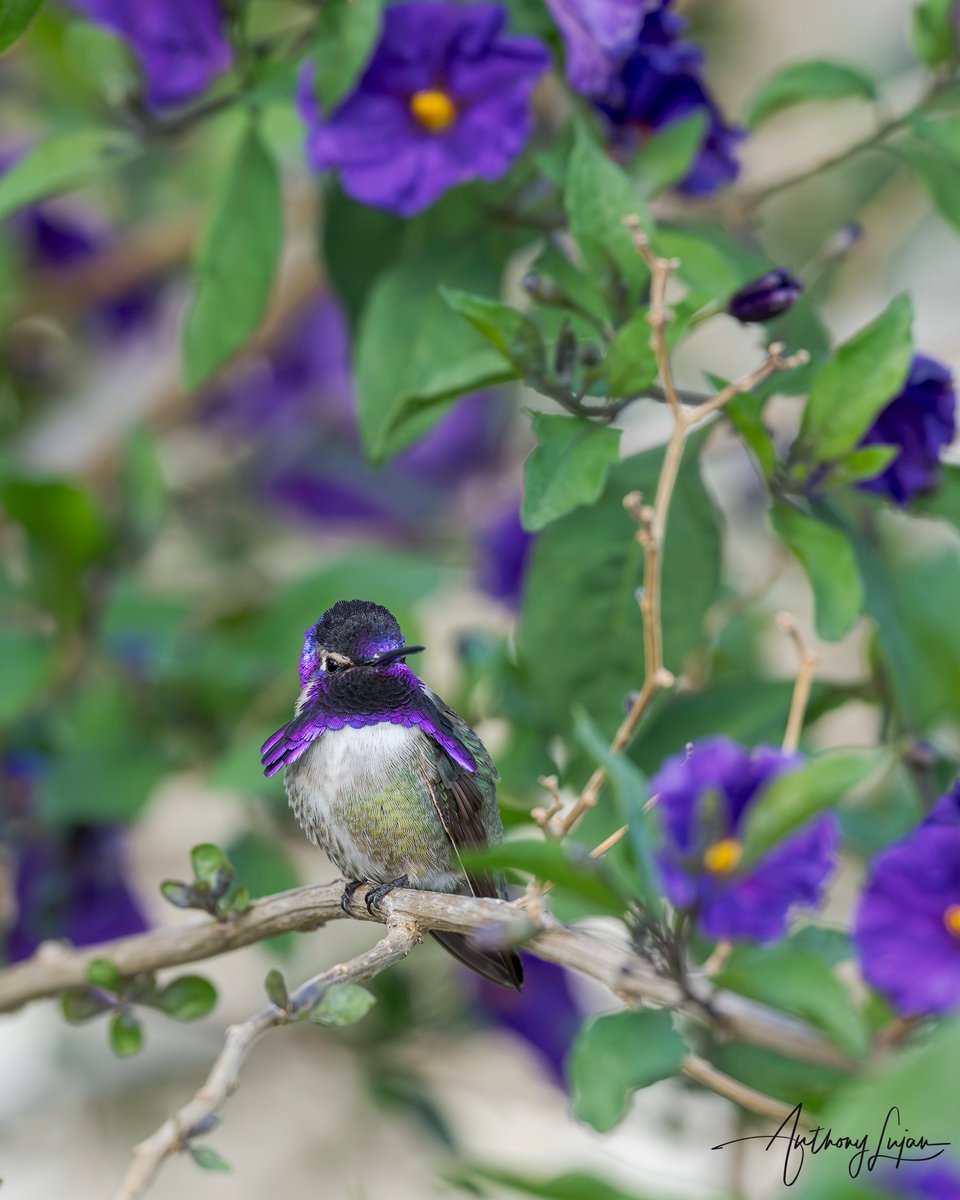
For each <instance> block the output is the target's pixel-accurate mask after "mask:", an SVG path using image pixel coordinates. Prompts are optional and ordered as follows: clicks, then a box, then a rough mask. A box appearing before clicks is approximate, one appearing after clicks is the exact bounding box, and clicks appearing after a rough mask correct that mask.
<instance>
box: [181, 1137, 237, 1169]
mask: <svg viewBox="0 0 960 1200" xmlns="http://www.w3.org/2000/svg"><path fill="white" fill-rule="evenodd" d="M187 1150H188V1151H189V1153H190V1157H191V1158H192V1159H193V1161H194V1162H195V1163H196V1164H197V1166H198V1167H199V1168H200V1169H201V1170H202V1171H230V1170H232V1169H233V1168H232V1167H231V1166H230V1164H229V1163H228V1162H227V1160H226V1159H225V1158H224V1157H223V1155H222V1154H220V1153H219V1151H217V1150H214V1148H213V1147H212V1146H198V1145H196V1144H195V1143H194V1142H188V1143H187Z"/></svg>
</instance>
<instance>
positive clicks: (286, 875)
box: [227, 731, 303, 957]
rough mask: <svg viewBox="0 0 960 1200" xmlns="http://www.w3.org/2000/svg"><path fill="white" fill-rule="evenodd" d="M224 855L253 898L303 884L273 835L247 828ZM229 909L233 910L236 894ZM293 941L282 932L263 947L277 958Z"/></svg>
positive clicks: (291, 861) (287, 953)
mask: <svg viewBox="0 0 960 1200" xmlns="http://www.w3.org/2000/svg"><path fill="white" fill-rule="evenodd" d="M267 732H270V731H267ZM254 740H256V739H254ZM227 854H228V855H229V858H230V861H231V863H233V870H234V874H235V876H236V878H237V879H240V880H242V881H243V885H244V888H246V890H247V891H248V892H249V894H250V896H251V897H253V898H255V899H256V898H259V897H260V896H272V895H274V894H275V893H276V892H288V891H290V889H291V888H296V887H300V885H301V884H302V883H303V877H302V875H301V874H300V872H299V870H298V869H297V866H296V863H295V862H294V861H293V859H292V858H291V857H290V855H289V853H288V852H287V850H286V848H285V847H284V845H283V843H282V842H281V841H280V840H279V839H278V838H276V837H270V836H269V835H267V834H263V833H256V832H254V831H253V830H247V831H245V832H244V833H241V834H240V836H239V837H237V838H235V839H234V840H233V841H232V842H231V843H230V845H229V846H228V847H227ZM233 909H234V911H236V897H234V903H233ZM295 940H296V934H293V933H282V934H279V935H278V936H277V937H272V938H269V939H268V940H267V941H266V942H265V943H264V946H265V947H266V948H268V949H269V950H271V951H272V952H273V953H274V954H276V955H278V956H279V957H286V956H288V955H289V954H292V953H293V949H294V945H295Z"/></svg>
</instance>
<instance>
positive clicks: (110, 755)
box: [40, 729, 167, 824]
mask: <svg viewBox="0 0 960 1200" xmlns="http://www.w3.org/2000/svg"><path fill="white" fill-rule="evenodd" d="M116 732H117V733H119V734H120V735H121V736H122V735H123V733H124V730H123V729H120V730H117V731H116ZM166 771H167V762H166V760H165V759H164V758H163V757H161V755H160V751H159V747H158V746H156V745H155V744H145V743H141V742H136V741H130V742H129V743H126V742H117V741H115V740H113V739H112V738H106V739H103V738H98V739H97V740H96V741H94V742H92V743H91V744H89V745H86V746H81V747H79V748H78V749H76V750H69V751H63V752H61V753H58V754H57V755H56V757H54V758H53V759H52V760H51V762H50V767H49V769H48V770H47V771H46V772H45V774H44V780H43V787H42V789H41V791H40V808H41V812H42V813H43V816H44V818H45V819H46V820H48V821H52V822H55V823H57V824H61V823H75V822H87V821H89V822H93V823H95V824H100V823H103V822H109V821H129V820H131V819H132V818H133V817H135V816H136V814H137V813H138V812H139V811H140V809H141V808H143V806H144V805H145V804H146V802H147V801H148V800H149V798H150V794H151V792H152V791H153V789H154V787H155V786H156V784H157V783H158V782H159V781H160V779H161V778H162V776H163V775H164V774H165V772H166Z"/></svg>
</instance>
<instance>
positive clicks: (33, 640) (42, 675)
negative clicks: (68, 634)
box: [0, 626, 56, 721]
mask: <svg viewBox="0 0 960 1200" xmlns="http://www.w3.org/2000/svg"><path fill="white" fill-rule="evenodd" d="M55 661H56V658H55V654H54V648H53V645H52V644H51V642H50V639H49V638H46V637H43V636H42V635H41V634H39V633H31V632H28V631H27V630H24V629H6V628H3V627H2V626H0V662H2V663H3V670H2V671H0V721H12V720H13V719H14V718H15V717H18V716H20V714H21V713H23V712H25V711H26V710H27V709H28V708H29V707H30V705H31V704H32V703H33V702H34V701H35V700H36V699H37V698H38V697H39V696H40V695H41V694H42V692H43V690H44V687H45V685H46V684H47V683H48V682H49V681H50V680H51V678H52V676H53V671H54V665H55Z"/></svg>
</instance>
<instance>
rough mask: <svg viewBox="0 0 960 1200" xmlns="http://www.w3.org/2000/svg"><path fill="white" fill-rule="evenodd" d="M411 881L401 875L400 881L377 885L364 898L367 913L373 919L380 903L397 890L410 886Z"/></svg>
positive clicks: (392, 880)
mask: <svg viewBox="0 0 960 1200" xmlns="http://www.w3.org/2000/svg"><path fill="white" fill-rule="evenodd" d="M409 883H410V880H409V879H408V878H407V876H406V875H401V876H400V877H399V878H398V879H391V880H390V882H389V883H380V884H377V886H376V887H375V888H371V889H370V891H369V892H367V894H366V896H364V898H363V902H364V904H366V906H367V912H368V913H369V914H370V916H371V917H372V916H373V915H374V912H373V910H374V909H375V908H379V907H380V902H381V900H382V899H383V898H384V896H386V895H389V893H390V892H393V891H396V889H397V888H405V887H407V886H408V885H409Z"/></svg>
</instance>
